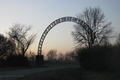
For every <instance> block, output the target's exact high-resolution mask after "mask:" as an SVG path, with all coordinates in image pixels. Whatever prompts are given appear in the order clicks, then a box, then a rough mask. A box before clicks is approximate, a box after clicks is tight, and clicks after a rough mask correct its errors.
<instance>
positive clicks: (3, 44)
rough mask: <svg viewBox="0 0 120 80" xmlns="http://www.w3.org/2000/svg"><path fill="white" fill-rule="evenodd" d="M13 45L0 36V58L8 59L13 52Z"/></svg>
mask: <svg viewBox="0 0 120 80" xmlns="http://www.w3.org/2000/svg"><path fill="white" fill-rule="evenodd" d="M14 49H15V44H14V42H11V41H10V40H9V39H8V38H7V37H4V36H3V35H2V34H0V58H2V59H3V57H8V56H9V55H11V54H13V52H14V51H15V50H14Z"/></svg>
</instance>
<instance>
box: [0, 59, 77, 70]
mask: <svg viewBox="0 0 120 80" xmlns="http://www.w3.org/2000/svg"><path fill="white" fill-rule="evenodd" d="M29 64H30V66H28V67H4V68H0V71H8V70H18V69H30V68H43V67H53V66H54V67H55V66H72V65H79V63H78V61H75V60H49V61H47V60H46V61H44V66H42V67H39V66H36V62H35V61H29Z"/></svg>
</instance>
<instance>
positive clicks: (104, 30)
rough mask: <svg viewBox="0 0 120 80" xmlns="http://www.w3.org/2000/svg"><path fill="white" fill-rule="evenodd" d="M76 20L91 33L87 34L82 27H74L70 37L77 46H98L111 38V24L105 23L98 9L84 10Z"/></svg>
mask: <svg viewBox="0 0 120 80" xmlns="http://www.w3.org/2000/svg"><path fill="white" fill-rule="evenodd" d="M77 18H79V19H81V20H83V21H84V22H85V23H86V24H87V25H89V27H90V28H91V29H92V31H93V32H92V33H88V31H86V30H85V29H84V28H83V27H82V25H74V29H75V31H73V32H72V36H73V37H74V40H75V41H76V42H77V43H79V45H84V46H86V47H90V46H94V45H100V44H101V43H104V42H107V40H108V38H111V37H112V36H111V33H112V31H113V28H112V27H111V22H108V23H106V19H105V15H104V13H103V12H102V10H101V9H100V8H99V7H94V8H92V7H89V8H85V10H84V11H83V13H81V14H78V15H77ZM79 45H78V46H79Z"/></svg>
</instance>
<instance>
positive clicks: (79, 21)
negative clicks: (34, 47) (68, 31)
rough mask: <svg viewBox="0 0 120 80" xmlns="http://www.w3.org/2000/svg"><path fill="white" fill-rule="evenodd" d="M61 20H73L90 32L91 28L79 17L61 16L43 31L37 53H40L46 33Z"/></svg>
mask: <svg viewBox="0 0 120 80" xmlns="http://www.w3.org/2000/svg"><path fill="white" fill-rule="evenodd" d="M62 22H75V23H77V24H79V25H82V27H83V28H84V29H85V30H86V31H87V32H88V34H89V33H92V29H91V28H90V27H89V26H88V25H87V24H86V23H85V22H84V21H82V20H81V19H79V18H76V17H62V18H59V19H57V20H55V21H53V22H52V23H51V24H50V25H49V26H48V27H47V28H46V29H45V31H44V32H43V34H42V36H41V38H40V41H39V45H38V55H41V53H42V45H43V41H44V39H45V37H46V35H47V34H48V32H49V31H50V30H51V29H52V28H53V27H54V26H55V25H57V24H59V23H62Z"/></svg>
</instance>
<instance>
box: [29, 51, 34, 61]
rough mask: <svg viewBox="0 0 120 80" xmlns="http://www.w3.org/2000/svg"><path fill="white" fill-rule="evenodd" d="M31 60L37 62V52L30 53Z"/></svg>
mask: <svg viewBox="0 0 120 80" xmlns="http://www.w3.org/2000/svg"><path fill="white" fill-rule="evenodd" d="M29 53H30V57H29V58H30V60H35V52H32V51H30V52H29Z"/></svg>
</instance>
